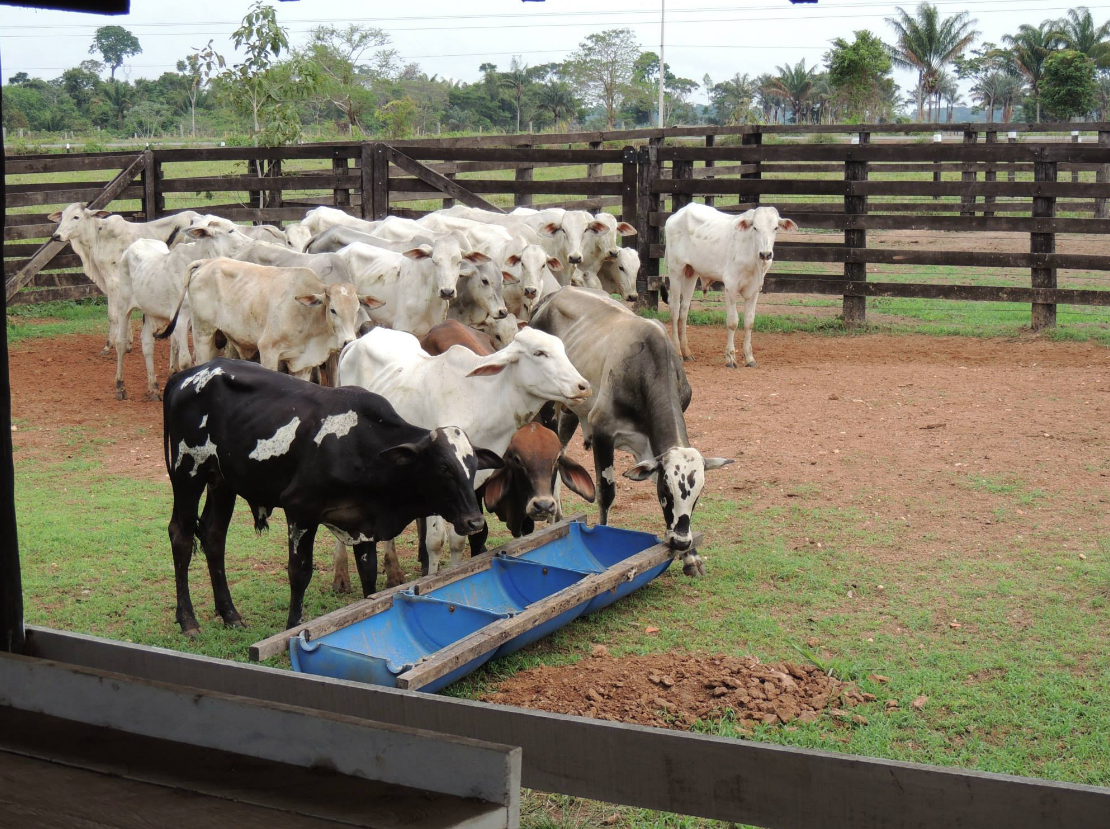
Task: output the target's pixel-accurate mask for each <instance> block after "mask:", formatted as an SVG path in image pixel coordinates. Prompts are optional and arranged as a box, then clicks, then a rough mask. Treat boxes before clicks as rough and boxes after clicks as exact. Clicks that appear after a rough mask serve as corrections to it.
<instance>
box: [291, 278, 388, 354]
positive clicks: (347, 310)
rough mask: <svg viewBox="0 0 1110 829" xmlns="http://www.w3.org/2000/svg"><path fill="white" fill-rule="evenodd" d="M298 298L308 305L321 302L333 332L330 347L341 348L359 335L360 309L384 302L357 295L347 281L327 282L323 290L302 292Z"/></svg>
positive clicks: (373, 306) (374, 306) (371, 307)
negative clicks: (311, 292) (308, 292)
mask: <svg viewBox="0 0 1110 829" xmlns="http://www.w3.org/2000/svg"><path fill="white" fill-rule="evenodd" d="M297 302H299V303H301V305H304V306H306V307H308V308H318V307H320V306H323V309H324V313H325V314H326V315H327V325H328V327H329V328H330V329H331V332H332V342H331V348H332V349H333V350H335V351H342V350H343V347H344V346H346V345H347V344H348V343H353V342H354V341H355V340H356V339H358V316H359V309H360V307H362V306H365V307H366V308H367V309H371V310H372V309H374V308H381V307H382V306H383V305H385V303H384V302H382V301H381V300H380V299H377V298H376V297H372V296H369V295H367V296H359V295H358V289H357V288H356V287H355V286H354V285H352V284H350V283H349V282H341V283H339V284H338V285H328V286H326V287H325V288H324V293H322V294H305V295H303V296H299V297H297Z"/></svg>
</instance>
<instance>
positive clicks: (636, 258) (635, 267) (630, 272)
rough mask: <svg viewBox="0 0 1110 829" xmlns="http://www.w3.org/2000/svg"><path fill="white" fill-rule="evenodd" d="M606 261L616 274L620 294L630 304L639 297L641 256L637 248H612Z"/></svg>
mask: <svg viewBox="0 0 1110 829" xmlns="http://www.w3.org/2000/svg"><path fill="white" fill-rule="evenodd" d="M606 259H607V260H608V261H610V262H611V263H612V264H611V265H610V267H611V268H612V269H613V271H614V272H615V274H616V282H617V287H618V288H619V289H620V291H619V293H620V295H621V296H622V297H624V298H625V299H626V300H628V301H629V302H634V301H635V300H636V298H637V297H638V296H639V294H637V292H636V277H637V276H638V275H639V273H640V254H638V253H637V252H636V248H610V250H609V252H608V254H607V256H606Z"/></svg>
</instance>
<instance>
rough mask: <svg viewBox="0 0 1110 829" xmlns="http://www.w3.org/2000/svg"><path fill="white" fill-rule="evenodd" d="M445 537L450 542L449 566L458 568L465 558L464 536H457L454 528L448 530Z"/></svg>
mask: <svg viewBox="0 0 1110 829" xmlns="http://www.w3.org/2000/svg"><path fill="white" fill-rule="evenodd" d="M447 535H448V538H449V539H450V540H451V566H452V567H458V566H459V565H460V564H462V563H463V558H464V557H465V556H466V546H467V544H466V536H465V535H459V534H458V533H457V532H455V530H454V528H448V530H447Z"/></svg>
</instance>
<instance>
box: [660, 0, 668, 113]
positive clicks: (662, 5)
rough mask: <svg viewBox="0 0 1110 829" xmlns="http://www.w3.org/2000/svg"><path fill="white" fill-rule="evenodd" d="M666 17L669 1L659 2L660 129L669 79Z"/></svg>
mask: <svg viewBox="0 0 1110 829" xmlns="http://www.w3.org/2000/svg"><path fill="white" fill-rule="evenodd" d="M666 16H667V0H659V129H663V84H664V82H665V81H666V78H667V69H666V66H667V64H666V62H665V61H664V60H663V41H664V38H663V25H664V23H665V22H666V21H665V19H666Z"/></svg>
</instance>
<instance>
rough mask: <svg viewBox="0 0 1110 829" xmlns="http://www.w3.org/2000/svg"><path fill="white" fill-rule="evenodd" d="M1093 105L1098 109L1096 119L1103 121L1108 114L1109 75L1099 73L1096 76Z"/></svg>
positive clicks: (1109, 100) (1109, 108)
mask: <svg viewBox="0 0 1110 829" xmlns="http://www.w3.org/2000/svg"><path fill="white" fill-rule="evenodd" d="M1095 107H1096V109H1097V110H1098V120H1099V121H1105V120H1106V118H1107V115H1110V76H1107V75H1100V76H1099V78H1098V89H1097V90H1096V91H1095Z"/></svg>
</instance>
